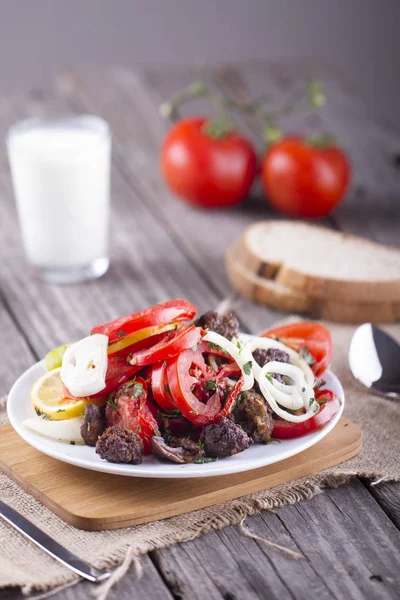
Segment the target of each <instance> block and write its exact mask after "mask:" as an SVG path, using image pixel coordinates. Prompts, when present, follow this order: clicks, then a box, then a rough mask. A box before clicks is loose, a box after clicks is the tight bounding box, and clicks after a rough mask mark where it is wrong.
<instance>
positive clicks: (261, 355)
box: [253, 348, 289, 383]
mask: <svg viewBox="0 0 400 600" xmlns="http://www.w3.org/2000/svg"><path fill="white" fill-rule="evenodd" d="M253 357H254V360H255V361H256V362H257V363H258V364H259V365H260V367H263V366H264V365H266V364H267V363H268V362H271V361H273V360H275V361H277V362H281V363H288V362H289V354H288V353H287V352H285V351H284V350H279V348H268V350H263V349H262V348H258V349H257V350H255V351H254V352H253ZM274 378H275V379H276V380H277V381H280V382H281V383H283V377H282V375H279V373H274Z"/></svg>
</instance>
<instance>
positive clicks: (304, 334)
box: [261, 321, 333, 377]
mask: <svg viewBox="0 0 400 600" xmlns="http://www.w3.org/2000/svg"><path fill="white" fill-rule="evenodd" d="M261 336H262V337H270V338H278V339H279V340H280V341H281V342H282V343H283V344H285V345H286V346H289V347H290V348H293V350H296V352H301V351H302V350H303V352H304V353H306V352H307V350H308V352H309V353H310V354H311V356H312V358H313V359H314V361H315V362H314V364H312V365H310V366H311V368H312V371H313V373H314V375H315V376H316V377H320V376H321V375H322V374H323V372H324V371H325V370H326V369H327V368H328V367H329V365H330V364H331V360H332V354H333V344H332V338H331V334H330V332H329V329H327V328H326V327H325V326H324V325H321V324H320V323H315V322H314V321H299V322H298V323H291V324H290V325H283V326H282V327H275V328H274V329H269V330H268V331H265V332H264V333H262V334H261Z"/></svg>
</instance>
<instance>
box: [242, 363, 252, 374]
mask: <svg viewBox="0 0 400 600" xmlns="http://www.w3.org/2000/svg"><path fill="white" fill-rule="evenodd" d="M252 364H253V361H252V360H249V361H247V363H244V365H243V371H244V372H245V374H246V375H250V373H251V367H252Z"/></svg>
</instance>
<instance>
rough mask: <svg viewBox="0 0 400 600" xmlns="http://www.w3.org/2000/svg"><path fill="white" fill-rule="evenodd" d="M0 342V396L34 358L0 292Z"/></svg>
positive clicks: (6, 391)
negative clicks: (0, 352)
mask: <svg viewBox="0 0 400 600" xmlns="http://www.w3.org/2000/svg"><path fill="white" fill-rule="evenodd" d="M0 332H1V333H0V342H1V347H2V360H1V361H0V398H1V397H2V396H3V395H4V394H7V393H8V392H9V390H10V387H11V386H12V384H13V383H14V381H15V380H16V379H17V377H19V375H21V373H22V372H23V371H25V369H27V368H28V367H29V366H30V365H31V364H32V363H33V362H34V361H35V360H36V356H35V354H34V353H33V352H32V349H31V347H30V344H29V342H28V341H27V338H26V337H25V336H24V335H23V334H22V333H21V331H20V330H19V329H18V327H17V326H16V324H15V322H14V321H13V319H12V317H11V315H10V313H9V311H8V309H7V307H6V305H5V304H4V303H3V301H2V295H1V292H0Z"/></svg>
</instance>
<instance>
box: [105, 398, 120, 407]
mask: <svg viewBox="0 0 400 600" xmlns="http://www.w3.org/2000/svg"><path fill="white" fill-rule="evenodd" d="M107 404H108V406H109V407H110V408H112V409H113V410H118V404H116V403H115V402H114V398H113V397H112V396H110V397H109V399H108V400H107Z"/></svg>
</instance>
